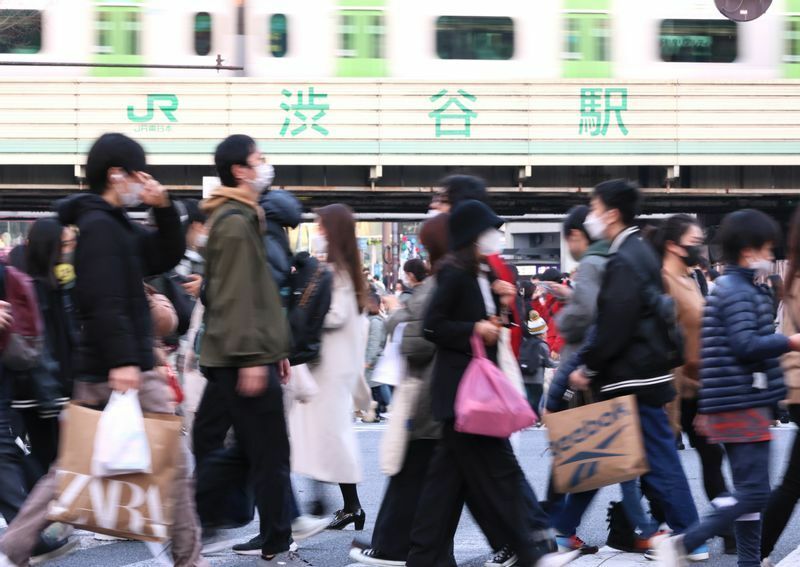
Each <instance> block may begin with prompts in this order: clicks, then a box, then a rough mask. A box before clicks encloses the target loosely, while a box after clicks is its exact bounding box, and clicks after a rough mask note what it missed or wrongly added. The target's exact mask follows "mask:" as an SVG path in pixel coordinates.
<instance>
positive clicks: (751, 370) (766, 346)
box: [651, 209, 800, 567]
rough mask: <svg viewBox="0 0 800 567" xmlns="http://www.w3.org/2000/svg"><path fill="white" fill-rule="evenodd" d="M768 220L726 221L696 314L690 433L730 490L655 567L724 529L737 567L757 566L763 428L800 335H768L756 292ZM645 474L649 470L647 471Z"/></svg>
mask: <svg viewBox="0 0 800 567" xmlns="http://www.w3.org/2000/svg"><path fill="white" fill-rule="evenodd" d="M779 232H780V231H779V228H778V226H777V224H776V223H775V221H774V220H772V219H771V218H769V217H768V216H767V215H765V214H764V213H762V212H761V211H756V210H752V209H745V210H742V211H737V212H735V213H731V214H729V215H727V216H726V217H725V218H724V219H723V221H722V225H721V226H720V229H719V233H718V238H719V241H720V243H721V245H722V254H723V259H724V261H725V262H726V264H727V265H726V268H725V275H723V276H722V277H720V278H719V279H718V280H717V285H716V287H715V288H714V291H713V292H712V293H711V294H710V295H709V296H708V301H707V304H706V307H705V310H704V312H703V327H702V343H701V344H702V347H701V348H702V350H701V356H702V368H701V370H700V384H701V388H700V393H699V405H698V413H699V415H698V417H697V420H696V421H695V425H696V427H697V429H698V430H699V431H701V432H702V433H703V434H704V435H705V436H706V437H707V438H708V440H709V442H711V443H722V444H724V446H725V454H726V455H727V457H728V462H729V463H730V467H731V472H732V476H733V484H734V490H733V492H732V493H731V494H729V495H727V494H726V495H725V498H718V499H716V500H715V501H714V502H712V504H713V505H714V509H713V511H712V512H711V513H710V514H709V515H707V516H705V517H704V518H702V520H700V521H699V522H697V523H696V524H695V525H693V526H691V527H690V528H689V529H687V530H686V532H685V533H684V534H682V535H679V536H674V537H670V538H667V539H665V540H664V541H663V542H661V544H660V545H659V546H658V547H657V550H656V551H657V555H658V556H659V558H660V561H661V564H662V565H668V566H670V567H672V566H676V567H677V566H678V565H681V564H682V563H681V561H682V559H683V557H684V556H685V555H686V549H687V548H688V549H691V548H692V547H693V546H696V545H699V543H700V542H704V541H705V540H707V539H709V538H711V537H714V536H716V535H722V534H723V533H725V532H726V531H729V530H730V529H731V528H732V527H733V529H734V532H735V535H736V549H737V555H738V564H739V565H740V566H742V567H758V566H759V565H761V558H762V550H761V522H762V513H763V510H764V507H765V506H766V504H767V501H768V499H769V494H770V477H769V462H770V448H769V446H770V438H771V434H770V425H771V424H772V422H773V420H774V412H775V409H776V406H777V404H778V402H779V401H781V400H783V399H784V397H785V394H786V388H785V385H784V381H783V370H782V368H781V362H780V357H781V356H782V355H784V354H787V353H789V352H791V351H800V334H793V335H792V336H790V337H787V336H785V335H782V334H780V333H775V326H774V317H773V312H772V298H771V296H770V294H769V292H768V291H767V290H765V289H764V288H763V287H761V286H760V285H757V284H756V279H757V278H763V277H766V276H767V275H769V274H770V273H771V271H772V266H773V260H774V256H773V246H774V245H775V243H776V242H778V239H779ZM651 466H652V465H651Z"/></svg>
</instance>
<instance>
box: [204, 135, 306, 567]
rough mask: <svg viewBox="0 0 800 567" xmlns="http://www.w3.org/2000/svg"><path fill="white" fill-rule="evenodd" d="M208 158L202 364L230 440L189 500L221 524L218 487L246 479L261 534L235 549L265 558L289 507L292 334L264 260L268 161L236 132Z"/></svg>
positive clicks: (284, 547) (212, 524)
mask: <svg viewBox="0 0 800 567" xmlns="http://www.w3.org/2000/svg"><path fill="white" fill-rule="evenodd" d="M214 162H215V164H216V167H217V173H218V174H219V178H220V181H221V182H222V185H221V186H220V187H218V188H216V189H215V190H214V191H213V192H212V193H211V195H210V196H209V197H208V198H207V199H206V200H204V201H203V202H202V203H201V207H200V208H201V210H202V211H203V212H204V213H206V214H207V215H208V216H209V218H208V224H209V230H208V242H207V244H206V251H205V258H206V265H205V282H204V289H203V292H202V293H201V299H202V301H203V305H204V306H205V313H204V317H203V320H204V325H205V327H204V331H203V334H202V337H201V339H200V344H199V351H200V366H201V368H202V370H203V373H204V374H205V376H206V378H207V379H208V380H209V382H213V383H214V385H215V395H216V397H217V399H216V403H217V404H220V405H222V406H223V408H224V410H225V412H226V414H227V415H229V416H230V419H231V422H232V425H233V433H234V439H235V443H234V444H233V446H231V447H228V448H227V449H225V450H222V451H215V452H213V453H212V454H211V455H208V456H207V457H206V458H205V459H203V460H202V461H199V462H198V467H197V494H196V501H197V505H198V512H199V514H200V517H201V519H202V520H203V525H204V526H208V527H209V528H216V527H224V526H220V524H219V523H218V522H223V523H224V522H225V518H224V516H225V513H226V512H227V510H228V508H227V506H226V504H227V502H228V496H229V492H228V491H227V490H225V489H226V488H227V487H230V486H240V487H250V486H251V487H252V488H253V491H254V494H255V506H256V508H257V509H258V513H259V517H260V519H261V522H260V529H259V534H258V535H257V536H256V537H254V538H253V539H251V540H250V541H247V542H243V543H241V544H237V545H235V546H233V551H234V552H235V553H237V554H240V555H256V556H261V557H262V558H263V559H266V560H272V559H274V558H275V557H276V556H277V555H280V554H284V553H286V552H288V551H289V549H290V546H291V545H292V530H291V515H292V513H291V510H290V507H291V506H290V499H289V498H288V495H289V494H290V484H289V483H290V480H289V439H288V434H287V428H286V420H285V417H284V407H283V395H282V390H281V384H282V383H286V382H287V381H288V379H289V373H290V369H289V361H288V357H289V348H290V332H289V324H288V320H287V318H286V314H285V311H284V309H283V305H282V302H281V298H280V293H279V290H278V286H277V284H276V283H275V279H274V278H273V276H272V273H271V272H270V269H269V264H268V263H267V257H266V250H265V248H264V241H263V235H264V231H265V228H266V226H265V220H264V211H263V209H262V208H261V207H260V206H259V203H258V199H259V197H260V195H261V194H262V193H263V191H264V190H265V189H266V188H267V187H268V186H269V183H270V182H271V180H272V179H271V169H270V168H269V167H268V166H267V165H266V164H265V163H264V159H263V157H262V155H261V152H260V151H259V150H258V147H257V146H256V143H255V141H254V140H253V139H252V138H250V137H249V136H245V135H241V134H237V135H233V136H229V137H228V138H226V139H225V140H223V141H222V142H221V143H220V144H219V145H218V146H217V149H216V152H215V154H214ZM207 396H208V392H206V393H205V394H204V398H203V401H201V407H200V409H199V410H198V415H197V418H196V420H197V421H196V423H195V436H196V435H197V427H198V426H199V421H200V418H201V413H202V408H203V404H204V403H205V401H206V398H207ZM248 479H249V481H250V482H248ZM245 511H246V510H245Z"/></svg>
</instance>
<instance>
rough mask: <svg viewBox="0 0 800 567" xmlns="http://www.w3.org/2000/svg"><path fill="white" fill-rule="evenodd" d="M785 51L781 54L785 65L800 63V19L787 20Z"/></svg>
mask: <svg viewBox="0 0 800 567" xmlns="http://www.w3.org/2000/svg"><path fill="white" fill-rule="evenodd" d="M784 39H785V42H786V43H785V45H786V48H785V49H786V50H785V51H784V53H783V61H784V62H785V63H800V18H789V19H788V20H787V21H786V30H785V36H784Z"/></svg>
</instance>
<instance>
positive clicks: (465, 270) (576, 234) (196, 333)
mask: <svg viewBox="0 0 800 567" xmlns="http://www.w3.org/2000/svg"><path fill="white" fill-rule="evenodd" d="M214 160H215V164H216V168H217V172H218V175H219V180H220V185H219V187H217V188H216V189H214V190H213V191H212V192H211V193H210V195H209V196H208V197H207V198H206V199H204V200H203V201H201V202H197V201H193V200H182V201H176V200H173V199H172V198H171V196H170V195H169V194H168V193H167V192H166V191H165V189H164V188H163V187H162V186H161V185H160V184H159V183H158V181H156V180H155V179H153V177H151V176H150V175H149V174H147V173H146V170H147V163H146V156H145V152H144V150H143V149H142V147H141V146H140V145H139V144H138V143H137V142H136V141H135V140H132V139H131V138H128V137H127V136H124V135H122V134H105V135H103V136H101V137H100V138H99V139H98V140H97V141H96V142H95V143H94V145H93V146H92V148H91V150H90V152H89V155H88V157H87V165H86V182H87V185H88V191H86V192H82V193H80V194H77V195H73V196H71V197H69V198H67V199H64V200H63V201H60V202H59V203H57V205H56V211H57V214H56V215H55V216H53V217H51V218H42V219H40V220H38V221H36V222H35V223H33V225H32V227H31V229H30V232H29V234H28V238H27V241H26V243H25V244H24V245H22V246H20V247H19V248H18V249H16V250H14V251H13V253H12V254H10V255H9V258H8V261H7V263H5V264H3V265H0V300H2V302H0V348H2V364H0V372H2V375H0V394H2V395H0V514H2V516H3V518H4V519H5V520H6V522H7V523H8V524H9V525H8V528H7V529H6V530H5V532H3V533H2V536H0V567H12V566H22V565H27V564H28V562H29V561H31V560H35V561H37V562H41V561H44V560H47V559H53V558H56V557H58V556H60V555H63V554H65V553H67V552H69V551H70V550H71V549H72V548H73V547H74V541H73V540H74V538H72V537H71V532H72V528H71V527H70V526H69V525H65V524H51V522H50V520H49V519H48V511H49V509H50V507H51V503H52V502H53V500H54V498H56V495H57V491H59V490H60V485H59V481H58V478H59V470H60V469H59V463H60V457H59V439H60V437H59V436H60V433H61V431H60V430H61V429H62V428H64V427H68V426H69V425H68V424H66V425H65V424H64V422H63V421H59V414H60V413H61V412H62V410H63V408H64V407H66V405H67V404H68V402H71V403H72V404H80V405H83V406H87V407H90V408H94V409H98V410H102V409H103V408H104V406H105V405H106V404H107V403H108V401H109V399H110V398H111V397H112V393H114V392H127V391H137V392H138V400H139V403H140V405H141V409H142V410H143V411H144V412H146V413H150V414H167V415H174V414H177V415H180V416H181V417H182V419H183V427H184V432H185V434H186V435H185V437H184V439H185V441H186V442H185V443H182V444H181V447H182V449H181V451H180V455H179V456H178V457H177V459H176V461H175V468H176V470H175V474H174V479H173V480H172V482H171V484H170V486H171V488H170V490H171V494H170V499H171V501H172V502H174V506H173V509H174V518H172V522H171V525H170V534H169V537H170V539H171V546H170V547H169V549H170V552H171V554H172V559H173V561H174V564H175V565H176V566H180V567H184V566H186V567H188V566H203V565H207V564H208V563H207V560H206V558H205V556H206V555H208V554H211V553H215V552H219V551H220V549H222V548H224V547H225V546H226V542H225V537H224V530H226V529H230V528H235V527H240V526H243V525H247V524H249V523H250V522H252V521H253V519H254V518H255V512H256V511H257V512H258V526H259V533H258V535H256V536H255V537H254V538H252V539H251V540H249V541H243V542H239V543H237V544H235V545H233V546H232V549H233V551H234V552H235V553H238V554H241V555H252V556H256V557H260V558H261V560H265V561H272V560H273V559H275V558H278V557H280V558H282V559H281V561H282V562H283V564H289V565H292V564H296V565H303V564H307V563H306V562H305V561H304V560H303V559H302V550H298V542H301V541H302V540H305V539H308V538H311V537H313V536H315V535H317V534H319V533H321V532H322V531H324V530H326V529H327V530H342V529H345V528H348V527H351V526H352V527H353V528H354V529H355V530H356V531H361V530H363V529H364V528H365V525H366V521H367V512H368V511H366V510H364V509H363V508H362V505H361V502H360V500H359V493H358V484H359V483H360V482H361V481H362V463H361V460H360V452H359V447H358V442H357V438H356V432H355V429H354V421H355V420H356V419H361V420H363V421H365V422H377V421H382V420H386V419H387V418H388V420H389V430H388V431H387V433H386V435H387V436H389V431H391V432H392V436H391V437H388V441H387V442H386V443H384V445H385V447H382V451H383V452H385V453H386V459H385V462H384V456H383V455H382V468H384V467H385V468H386V469H387V471H388V472H389V479H388V484H387V487H386V491H385V494H384V498H383V501H382V503H381V506H380V509H379V511H377V516H376V522H375V528H374V530H373V532H372V537H371V539H360V538H357V539H356V540H355V541H354V543H353V548H352V550H351V552H350V555H351V557H352V558H353V560H354V561H356V562H358V563H360V564H364V565H386V566H397V565H408V566H410V567H454V566H455V565H456V561H455V558H454V557H455V555H454V552H455V550H454V537H455V534H456V531H457V529H458V526H459V522H460V518H461V515H462V512H463V509H464V506H465V505H466V506H467V507H468V508H469V511H470V513H471V514H472V516H473V517H474V518H475V520H476V522H477V524H478V526H479V527H480V529H481V530H482V532H483V533H484V535H485V536H486V539H487V541H488V543H489V545H490V546H491V548H492V550H493V552H494V557H493V558H492V559H490V560H489V561H488V562H487V563H486V566H487V567H511V566H513V565H520V566H525V567H550V566H557V565H563V564H566V563H568V562H569V561H571V560H573V559H575V558H576V557H577V556H578V555H580V554H593V553H596V552H597V551H598V545H597V544H598V543H600V542H593V543H587V542H585V541H584V540H583V539H582V538H581V537H580V536H579V532H580V527H581V521H582V518H583V516H584V514H585V512H586V510H587V509H588V507H589V505H590V504H591V503H592V501H593V499H594V498H595V497H596V494H597V492H598V491H597V489H592V490H584V491H581V492H569V493H567V494H562V493H559V492H558V491H557V490H556V488H555V483H554V482H552V481H551V484H550V486H548V488H547V491H546V493H542V494H539V495H537V494H536V493H535V492H534V489H533V488H532V487H531V485H530V484H529V483H528V481H527V479H526V477H525V473H524V471H523V469H522V467H521V465H520V462H519V460H518V458H517V455H516V454H515V446H514V445H513V444H512V443H511V441H510V439H509V438H508V437H497V436H493V435H488V434H480V433H476V432H466V431H465V430H464V428H463V426H462V423H461V421H460V416H461V415H462V413H463V412H464V411H465V410H464V409H463V408H464V407H465V406H464V404H463V403H462V402H463V400H462V398H463V397H464V396H465V395H466V394H465V393H464V390H465V388H463V387H462V386H463V385H464V383H465V382H466V381H467V378H466V377H467V376H469V375H470V374H471V373H473V362H474V361H475V360H476V359H478V358H482V357H484V356H485V357H486V358H488V360H489V361H491V362H492V363H493V364H495V365H497V367H499V368H500V369H502V370H503V372H504V375H505V378H504V379H506V380H507V381H508V382H509V384H511V385H513V388H514V391H513V395H516V396H520V397H521V398H522V397H524V399H525V400H527V402H528V403H529V404H530V406H531V408H532V409H533V410H534V411H535V413H536V416H535V419H534V420H533V421H532V423H531V426H534V427H541V426H543V425H544V424H546V423H547V422H548V419H552V418H555V417H557V416H558V414H559V413H560V412H562V411H569V410H573V409H575V408H580V407H583V406H590V405H591V404H593V403H595V402H600V401H605V400H615V399H618V398H623V397H632V398H634V400H635V405H636V408H637V412H636V416H637V417H636V419H637V420H638V423H637V426H638V429H639V430H640V431H641V437H642V452H643V454H642V457H643V459H645V460H646V463H647V469H646V470H647V472H646V473H644V474H642V475H641V476H640V477H639V478H629V477H628V478H625V479H618V480H612V481H609V482H608V483H606V484H615V483H618V484H620V490H621V499H620V502H619V503H612V505H611V509H610V512H609V518H610V525H609V531H610V535H609V538H608V541H607V543H608V545H610V546H612V547H616V548H618V549H622V550H624V551H628V552H633V553H641V554H643V555H644V556H645V557H647V558H648V559H652V560H654V561H656V562H657V563H659V564H661V565H664V566H669V567H678V566H681V565H685V564H686V563H687V562H688V561H704V560H707V559H709V557H710V551H709V545H708V543H709V541H710V540H711V539H712V538H714V537H721V538H723V540H724V548H725V551H726V552H727V553H733V554H736V555H737V557H738V565H739V566H741V567H766V566H768V565H771V563H770V555H771V554H772V552H773V549H774V547H775V545H776V542H777V541H778V539H779V538H780V536H781V533H782V532H783V530H784V529H785V527H786V525H787V523H788V521H789V519H790V517H791V514H792V512H793V510H794V508H795V506H796V504H797V501H798V499H800V440H798V438H797V437H796V438H795V441H794V446H793V448H792V450H791V452H790V453H789V455H787V456H786V457H787V458H788V463H789V464H788V466H787V469H786V473H785V475H784V476H783V477H782V478H783V480H782V482H781V483H780V484H779V485H778V486H776V487H771V486H770V481H769V478H770V477H769V472H770V471H769V463H770V458H769V451H770V439H771V432H770V428H771V426H772V425H773V424H774V423H775V421H776V420H778V419H781V418H782V417H783V418H784V419H785V418H786V416H788V419H791V420H792V421H794V422H795V423H798V424H800V409H798V408H800V354H798V353H800V323H798V321H800V300H798V298H797V294H798V293H800V284H799V283H798V282H800V211H799V212H798V215H797V216H796V218H795V219H794V220H793V222H792V223H791V227H790V230H789V234H788V239H787V245H786V247H785V248H786V250H787V251H788V270H787V271H786V279H785V285H784V284H783V283H782V282H781V280H780V278H775V277H774V276H775V272H776V269H775V266H776V264H775V256H774V250H775V249H776V248H779V247H782V246H783V244H784V238H783V236H782V235H781V231H780V229H779V227H778V225H777V224H776V223H775V221H774V220H772V219H771V218H769V217H768V216H767V215H765V214H764V213H762V212H759V211H756V210H741V211H737V212H734V213H731V214H729V215H728V216H727V217H726V218H725V219H724V220H723V222H722V225H721V227H720V228H719V230H718V232H717V235H716V239H715V241H714V242H706V241H705V232H704V228H703V227H702V226H701V225H700V224H699V222H698V220H697V219H696V218H695V217H692V216H688V215H683V214H678V215H674V216H672V217H670V218H667V219H664V220H663V221H659V222H657V223H648V222H641V221H640V219H639V218H638V215H639V213H640V209H641V197H642V196H641V192H640V191H639V189H638V188H637V187H636V186H635V185H634V184H632V183H630V182H627V181H624V180H611V181H605V182H602V183H600V184H598V185H597V186H596V187H595V188H594V190H593V192H592V194H591V198H590V199H589V201H588V202H587V203H586V204H585V205H581V206H576V207H574V208H572V209H570V210H569V211H568V212H567V214H566V217H565V219H564V222H563V238H564V240H565V242H566V245H567V248H568V250H569V253H570V255H571V256H572V258H573V259H574V260H576V261H577V262H578V264H577V268H576V270H575V271H574V272H572V273H570V274H565V273H562V272H561V271H560V270H559V269H556V268H551V269H548V270H546V271H544V272H542V273H540V274H537V275H536V276H534V277H533V278H520V277H519V276H518V275H517V273H516V270H515V269H514V267H513V266H510V265H508V264H507V263H506V262H505V261H504V259H503V257H502V251H503V235H502V232H501V230H500V229H501V227H502V226H503V224H504V221H503V220H502V219H501V218H500V217H498V216H497V215H496V214H495V212H494V211H493V210H492V209H491V206H490V201H489V194H488V191H487V188H486V186H485V185H484V183H483V182H482V181H481V180H480V179H478V178H476V177H472V176H468V175H454V176H451V177H448V178H446V179H445V180H443V182H442V183H441V191H440V192H438V193H437V194H436V197H435V199H434V202H433V203H432V207H431V211H430V214H429V217H430V218H429V219H428V220H427V221H425V222H424V223H423V224H422V225H421V228H420V230H419V235H418V237H419V241H420V243H421V245H422V248H423V250H424V258H425V259H424V260H423V259H422V258H413V259H411V260H409V261H407V262H405V263H404V265H403V266H402V270H401V271H402V275H401V277H400V278H399V279H400V283H401V287H400V288H397V289H396V292H394V293H387V290H386V286H385V285H384V284H382V283H381V282H380V281H379V278H373V277H370V276H369V274H368V273H365V271H364V269H363V267H362V257H361V253H360V250H359V246H358V241H357V236H356V224H355V219H354V215H353V213H352V211H351V210H350V209H349V208H348V207H346V206H344V205H340V204H331V205H328V206H325V207H322V208H320V209H318V210H316V211H314V213H315V215H316V229H315V235H316V236H315V237H314V242H313V247H311V249H312V250H313V252H314V254H313V255H310V254H309V253H306V252H297V253H295V252H294V251H293V250H292V248H291V246H290V241H289V237H288V233H287V231H288V230H289V229H293V228H296V227H297V226H298V225H299V223H300V222H301V215H302V207H301V205H300V203H299V201H298V200H297V199H296V198H295V197H294V196H293V195H292V194H291V193H290V192H287V191H281V190H278V189H274V188H272V187H271V185H272V181H273V177H274V170H273V168H272V167H271V166H270V165H268V163H267V162H266V160H265V158H264V156H263V155H262V154H261V152H260V151H259V148H258V145H257V143H256V142H255V141H254V140H253V139H252V138H250V137H248V136H244V135H233V136H230V137H228V138H226V139H225V140H223V141H222V142H221V143H220V144H219V145H218V147H217V149H216V152H215V155H214ZM139 205H144V206H146V207H147V208H148V210H149V212H148V221H147V223H139V222H136V221H134V220H132V218H131V217H130V216H129V215H128V213H127V212H126V210H127V209H129V208H131V207H136V206H139ZM709 245H712V246H709ZM709 249H713V250H715V251H716V250H719V251H720V254H719V257H718V258H717V257H714V258H713V259H714V260H715V261H717V260H718V261H719V263H718V264H717V265H716V266H715V267H711V265H710V263H709V260H710V258H709V257H708V253H707V250H709ZM509 360H510V361H511V365H512V366H513V368H512V367H510V366H509ZM392 372H395V373H396V374H399V376H395V377H394V379H393V380H387V375H391V374H392ZM499 399H500V398H498V400H499ZM523 404H525V402H524V401H523ZM494 410H495V411H497V408H494ZM525 410H526V411H527V405H525ZM398 423H400V425H399V426H398V425H397V424H398ZM578 425H579V424H576V427H578ZM684 434H685V435H686V436H687V439H688V443H689V444H690V445H691V446H692V447H693V448H695V449H696V451H697V455H698V458H699V460H700V463H701V469H702V475H703V479H702V480H703V487H704V492H705V497H707V499H708V501H709V502H710V503H711V510H712V512H711V513H710V514H707V515H705V516H702V517H701V516H700V515H699V514H698V510H697V507H696V506H695V498H694V497H693V495H692V493H691V491H690V488H689V483H688V481H687V477H686V474H685V472H684V470H683V467H682V464H681V459H680V457H679V450H680V449H681V448H682V447H683V435H684ZM725 460H727V461H728V463H729V465H730V469H731V472H732V485H731V486H729V485H728V483H727V481H726V479H725V476H724V475H723V463H724V461H725ZM540 462H541V463H542V464H541V466H542V467H546V466H547V465H546V464H545V462H544V461H540ZM292 474H294V475H299V476H302V477H306V478H308V479H311V481H312V485H313V486H314V487H315V488H314V489H313V490H312V491H311V493H312V496H311V498H309V499H308V501H305V502H300V501H298V499H297V495H296V492H295V490H294V488H293V486H292ZM553 474H555V473H553ZM326 484H327V485H330V484H336V485H338V486H339V489H340V492H341V503H340V504H338V505H336V506H335V507H334V508H333V509H330V508H329V502H327V501H326V499H325V496H324V493H325V491H324V486H325V485H326ZM773 488H774V490H773Z"/></svg>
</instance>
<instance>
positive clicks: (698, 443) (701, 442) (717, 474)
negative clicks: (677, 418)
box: [681, 399, 729, 501]
mask: <svg viewBox="0 0 800 567" xmlns="http://www.w3.org/2000/svg"><path fill="white" fill-rule="evenodd" d="M696 416H697V400H696V399H693V400H685V399H684V400H681V428H682V429H683V430H684V431H685V432H686V434H687V435H688V436H689V443H691V445H692V447H694V448H695V449H697V455H698V456H699V457H700V464H701V466H702V467H703V487H704V488H705V491H706V496H708V499H709V501H711V500H714V498H716V497H717V496H720V495H721V494H727V493H728V492H729V491H728V487H727V485H726V484H725V477H724V476H722V460H723V458H724V456H725V450H724V449H723V448H722V445H719V444H714V443H709V442H708V439H707V438H706V437H705V436H704V435H699V434H698V433H697V432H696V431H695V429H694V418H695V417H696Z"/></svg>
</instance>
